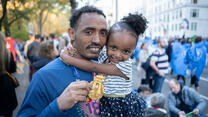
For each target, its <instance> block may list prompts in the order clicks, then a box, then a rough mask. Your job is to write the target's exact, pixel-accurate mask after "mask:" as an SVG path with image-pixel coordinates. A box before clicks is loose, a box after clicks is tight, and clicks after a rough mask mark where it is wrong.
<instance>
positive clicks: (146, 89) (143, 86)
mask: <svg viewBox="0 0 208 117" xmlns="http://www.w3.org/2000/svg"><path fill="white" fill-rule="evenodd" d="M137 91H138V93H140V92H145V91H149V92H151V89H150V88H149V87H148V86H147V85H141V86H140V87H139V88H138V90H137Z"/></svg>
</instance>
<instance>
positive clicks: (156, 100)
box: [151, 93, 166, 108]
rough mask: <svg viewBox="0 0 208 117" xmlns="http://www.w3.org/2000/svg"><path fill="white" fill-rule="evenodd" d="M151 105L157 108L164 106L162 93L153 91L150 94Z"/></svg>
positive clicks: (164, 99) (164, 100) (164, 101)
mask: <svg viewBox="0 0 208 117" xmlns="http://www.w3.org/2000/svg"><path fill="white" fill-rule="evenodd" d="M151 103H152V104H151V105H152V106H155V107H159V108H165V104H166V98H165V95H164V94H162V93H154V94H152V95H151Z"/></svg>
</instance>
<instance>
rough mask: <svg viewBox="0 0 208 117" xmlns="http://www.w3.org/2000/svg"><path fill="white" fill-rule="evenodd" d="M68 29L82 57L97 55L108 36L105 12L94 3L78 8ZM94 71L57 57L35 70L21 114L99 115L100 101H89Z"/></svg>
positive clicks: (40, 116) (56, 116) (20, 116)
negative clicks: (93, 4) (67, 62)
mask: <svg viewBox="0 0 208 117" xmlns="http://www.w3.org/2000/svg"><path fill="white" fill-rule="evenodd" d="M68 33H69V35H70V38H71V43H72V46H73V47H74V48H76V49H77V50H78V58H82V59H86V60H91V59H97V57H98V54H99V52H100V50H101V49H102V47H103V46H104V44H105V43H106V36H107V23H106V19H105V15H104V14H103V12H102V11H101V10H99V9H97V8H95V7H92V6H84V7H82V8H80V9H78V10H76V11H75V12H74V13H73V14H72V17H71V18H70V28H69V29H68ZM92 80H93V74H92V73H91V72H86V71H83V70H80V69H78V68H76V67H74V66H68V65H66V64H64V63H63V61H61V59H60V58H57V59H55V60H54V61H52V62H51V63H49V64H47V65H46V66H45V67H43V68H41V69H40V70H39V71H38V72H36V73H35V74H34V77H33V79H32V81H31V83H30V85H29V87H28V89H27V92H26V95H25V98H24V101H23V103H22V106H21V108H20V110H19V112H18V115H17V116H18V117H28V116H38V117H83V116H86V117H92V116H93V117H97V116H100V110H99V101H86V96H87V95H88V93H89V91H90V90H91V89H92V86H91V85H90V83H89V82H90V81H92Z"/></svg>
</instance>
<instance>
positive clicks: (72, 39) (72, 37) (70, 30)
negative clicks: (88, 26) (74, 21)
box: [68, 28, 75, 45]
mask: <svg viewBox="0 0 208 117" xmlns="http://www.w3.org/2000/svg"><path fill="white" fill-rule="evenodd" d="M68 34H69V37H70V41H71V44H72V45H73V43H74V40H75V31H74V29H73V28H69V29H68Z"/></svg>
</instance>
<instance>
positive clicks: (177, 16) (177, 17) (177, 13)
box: [176, 11, 178, 19]
mask: <svg viewBox="0 0 208 117" xmlns="http://www.w3.org/2000/svg"><path fill="white" fill-rule="evenodd" d="M176 19H178V11H176Z"/></svg>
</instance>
